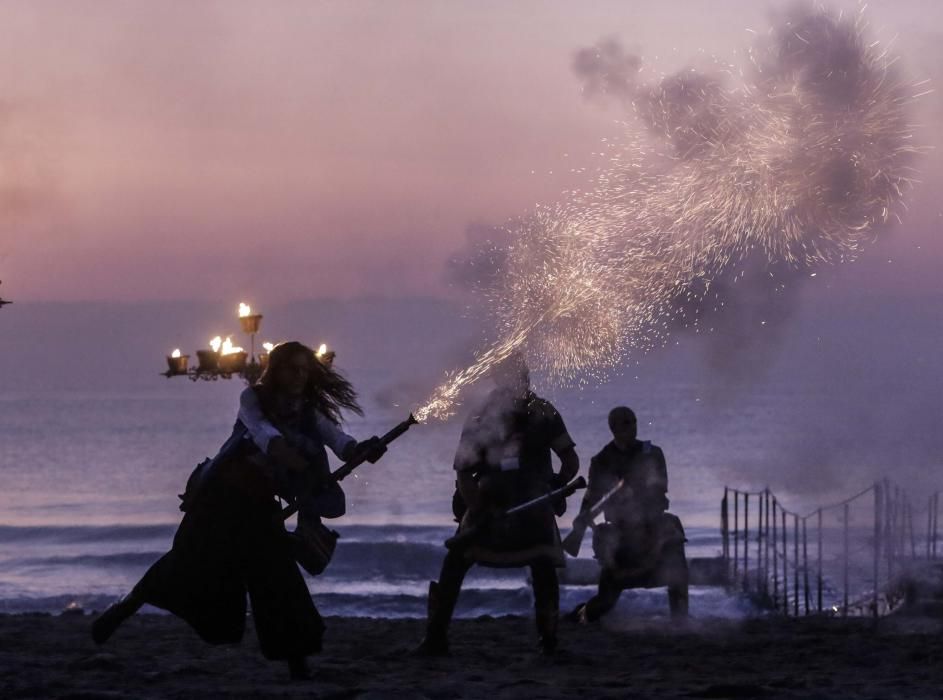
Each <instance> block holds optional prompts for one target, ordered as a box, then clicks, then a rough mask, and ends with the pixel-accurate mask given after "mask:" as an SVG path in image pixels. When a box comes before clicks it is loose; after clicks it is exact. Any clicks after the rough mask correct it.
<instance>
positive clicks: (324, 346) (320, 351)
mask: <svg viewBox="0 0 943 700" xmlns="http://www.w3.org/2000/svg"><path fill="white" fill-rule="evenodd" d="M326 352H327V343H321V345H319V346H318V351H317V352H316V353H314V354H315V355H317V356H318V357H324V354H325V353H326Z"/></svg>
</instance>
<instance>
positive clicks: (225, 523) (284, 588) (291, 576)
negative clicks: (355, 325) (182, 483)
mask: <svg viewBox="0 0 943 700" xmlns="http://www.w3.org/2000/svg"><path fill="white" fill-rule="evenodd" d="M344 409H346V410H350V411H353V412H354V413H357V414H360V413H361V410H360V407H359V405H358V404H357V395H356V393H355V392H354V390H353V388H352V387H351V385H350V383H349V382H348V381H347V380H346V379H344V378H343V377H342V376H341V375H340V374H338V373H337V372H336V371H334V370H333V369H331V368H330V367H329V366H327V365H326V364H322V363H321V362H320V361H319V360H318V359H317V357H316V356H315V354H314V351H313V350H312V349H311V348H308V347H307V346H305V345H302V344H301V343H297V342H289V343H283V344H281V345H278V346H277V347H275V348H274V349H273V350H272V352H271V354H270V356H269V365H268V368H267V369H266V371H265V373H264V374H263V376H262V378H261V379H260V381H259V383H258V384H257V385H256V386H254V387H250V388H248V389H246V390H245V391H244V392H243V393H242V396H241V397H240V407H239V417H238V419H237V421H236V425H235V428H234V430H233V434H232V436H231V437H230V438H229V439H228V440H227V441H226V443H225V444H224V445H223V447H222V449H221V450H220V452H219V454H217V456H216V457H214V458H213V459H212V460H208V461H207V462H205V463H204V464H203V465H201V467H200V468H198V469H197V470H196V471H195V472H194V473H193V475H192V476H191V478H190V481H189V482H188V484H187V491H186V494H184V496H183V499H184V503H183V505H182V506H181V508H182V509H184V510H185V515H184V517H183V520H182V522H181V523H180V527H179V528H178V529H177V533H176V535H175V536H174V543H173V548H172V549H171V550H170V551H169V552H168V553H167V554H165V555H164V556H163V557H161V558H160V559H159V560H158V561H157V562H156V563H155V564H154V565H153V566H151V568H150V569H148V571H147V573H146V574H144V577H143V578H142V579H141V580H140V581H139V582H138V583H137V585H135V586H134V588H133V590H132V591H131V592H130V593H129V594H128V595H127V596H125V597H124V598H123V599H122V600H121V601H119V602H118V603H115V604H114V605H112V606H111V607H109V608H108V609H107V610H106V611H105V612H104V613H102V615H101V616H100V617H99V618H98V619H97V620H95V622H94V624H93V626H92V637H93V639H94V640H95V642H96V643H98V644H102V643H104V642H105V641H106V640H107V639H108V638H109V637H110V636H111V635H112V634H113V633H114V631H115V630H116V629H117V628H118V626H119V625H120V624H121V623H122V622H123V621H124V620H126V619H127V618H128V617H130V616H131V615H133V614H134V613H135V612H136V611H137V610H138V609H139V608H140V607H141V605H143V604H144V603H148V604H150V605H154V606H156V607H159V608H163V609H165V610H169V611H170V612H172V613H174V614H175V615H178V616H180V617H182V618H183V619H184V620H186V621H187V622H188V623H189V624H190V625H191V626H192V627H193V628H194V629H195V630H196V631H197V633H198V634H199V635H200V636H201V637H202V638H203V639H204V640H206V641H207V642H210V643H211V644H225V643H233V642H238V641H240V640H241V639H242V636H243V632H244V631H245V620H246V594H247V593H248V597H249V601H250V603H251V605H252V616H253V619H254V621H255V628H256V633H257V635H258V638H259V646H260V647H261V649H262V653H263V654H264V655H265V657H266V658H268V659H283V660H286V661H287V662H288V664H289V670H290V672H291V675H292V677H293V678H304V677H307V668H306V663H305V657H307V656H308V655H310V654H312V653H316V652H318V651H320V649H321V637H322V634H323V632H324V624H323V622H322V620H321V616H320V615H319V614H318V611H317V608H315V606H314V602H313V601H312V600H311V595H310V593H309V592H308V588H307V585H306V584H305V581H304V579H303V578H302V576H301V573H300V572H299V570H298V566H297V564H296V563H295V556H294V551H295V547H296V542H295V540H293V537H294V535H291V534H289V533H288V532H287V531H286V530H285V527H284V523H283V520H282V517H281V510H280V507H279V504H278V501H277V500H276V498H275V497H276V495H279V496H281V497H283V498H289V499H297V500H298V503H299V505H300V510H299V528H305V527H314V526H316V525H317V524H319V523H320V517H321V516H324V517H339V516H340V515H343V513H344V511H345V502H344V493H343V491H341V489H340V487H339V486H338V485H337V484H336V483H335V484H332V485H330V486H325V482H324V481H323V480H324V478H325V477H327V476H328V475H329V474H330V468H329V465H328V461H327V453H326V452H325V446H327V447H330V448H331V450H332V451H333V452H334V453H335V454H337V456H338V457H340V458H341V459H344V460H346V459H349V458H350V457H352V456H353V455H354V454H355V453H357V452H359V451H360V450H367V451H368V452H369V455H370V459H371V461H376V459H378V458H379V456H380V455H381V454H382V453H383V451H384V448H383V447H382V446H381V445H380V444H379V442H378V440H377V439H376V438H371V439H370V440H368V441H365V442H364V443H359V444H358V443H357V441H356V440H354V438H352V437H350V436H349V435H347V434H346V433H344V432H343V431H342V430H341V429H340V427H339V423H340V412H341V410H344ZM319 483H321V484H322V488H320V489H318V488H317V486H318V484H319Z"/></svg>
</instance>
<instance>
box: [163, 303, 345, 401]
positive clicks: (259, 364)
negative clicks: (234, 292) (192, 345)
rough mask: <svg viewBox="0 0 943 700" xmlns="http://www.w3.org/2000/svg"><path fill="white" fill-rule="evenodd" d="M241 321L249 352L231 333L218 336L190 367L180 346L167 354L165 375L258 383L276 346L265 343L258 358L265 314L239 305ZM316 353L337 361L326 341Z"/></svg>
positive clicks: (323, 357)
mask: <svg viewBox="0 0 943 700" xmlns="http://www.w3.org/2000/svg"><path fill="white" fill-rule="evenodd" d="M239 324H240V326H241V327H242V331H243V333H246V334H248V336H249V352H248V353H247V352H246V351H245V350H244V349H243V348H241V347H239V346H237V345H234V344H233V342H232V337H231V336H227V337H226V338H225V339H223V338H222V336H216V337H215V338H213V339H212V340H211V341H210V343H209V345H210V346H209V348H208V349H207V348H202V349H200V350H197V351H196V357H197V366H196V367H190V356H189V355H184V354H182V353H181V352H180V349H179V348H178V349H176V350H174V351H173V352H172V353H171V354H170V355H168V356H167V371H166V372H163V373H162V374H163V375H164V376H165V377H189V378H190V380H191V381H194V382H195V381H197V380H198V379H203V380H206V381H216V380H217V379H231V378H232V377H240V378H242V379H244V380H245V381H246V383H248V384H249V385H250V386H251V385H252V384H255V383H256V382H257V381H258V380H259V377H261V376H262V373H263V372H264V371H265V368H266V367H267V366H268V357H269V353H270V352H271V351H272V349H273V348H274V347H275V346H274V345H273V344H272V343H263V344H262V349H263V350H264V352H261V353H259V355H258V357H256V354H255V336H256V334H257V333H258V332H259V328H260V326H261V324H262V314H253V313H252V308H251V307H250V306H249V305H248V304H239ZM315 355H316V356H317V358H318V359H319V360H320V361H321V362H323V363H325V364H328V365H330V364H332V363H333V361H334V352H333V351H331V350H328V349H327V346H326V345H324V344H323V343H322V344H321V346H320V347H319V348H318V350H317V352H316V353H315Z"/></svg>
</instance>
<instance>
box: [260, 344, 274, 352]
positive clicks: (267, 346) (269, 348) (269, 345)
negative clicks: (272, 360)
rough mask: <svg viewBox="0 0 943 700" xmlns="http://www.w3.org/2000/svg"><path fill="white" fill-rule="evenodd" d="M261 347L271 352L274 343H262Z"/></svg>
mask: <svg viewBox="0 0 943 700" xmlns="http://www.w3.org/2000/svg"><path fill="white" fill-rule="evenodd" d="M262 348H263V349H264V350H265V352H272V350H274V349H275V345H274V344H273V343H262Z"/></svg>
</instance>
